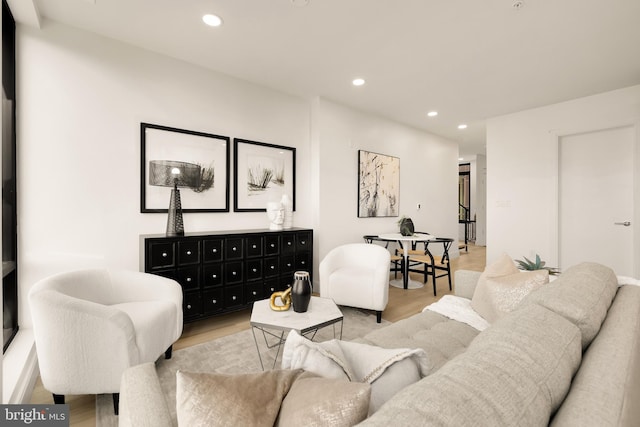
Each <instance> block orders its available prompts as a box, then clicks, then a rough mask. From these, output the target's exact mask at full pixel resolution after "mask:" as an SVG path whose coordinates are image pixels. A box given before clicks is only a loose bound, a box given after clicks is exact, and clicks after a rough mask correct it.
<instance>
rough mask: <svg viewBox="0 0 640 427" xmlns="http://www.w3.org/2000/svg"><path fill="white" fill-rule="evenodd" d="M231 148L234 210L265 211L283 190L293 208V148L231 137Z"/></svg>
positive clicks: (294, 158)
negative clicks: (268, 204)
mask: <svg viewBox="0 0 640 427" xmlns="http://www.w3.org/2000/svg"><path fill="white" fill-rule="evenodd" d="M233 152H234V157H233V167H234V181H233V193H234V199H233V210H234V211H236V212H265V211H266V210H267V209H266V207H267V203H268V202H279V201H280V200H281V199H282V196H283V195H284V194H286V195H288V196H289V198H290V199H291V200H292V204H293V210H295V209H296V149H295V148H293V147H284V146H282V145H273V144H267V143H264V142H256V141H249V140H246V139H239V138H234V140H233Z"/></svg>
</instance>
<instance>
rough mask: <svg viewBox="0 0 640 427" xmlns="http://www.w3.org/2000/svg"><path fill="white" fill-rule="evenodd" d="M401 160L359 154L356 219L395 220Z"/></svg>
mask: <svg viewBox="0 0 640 427" xmlns="http://www.w3.org/2000/svg"><path fill="white" fill-rule="evenodd" d="M399 203H400V159H399V158H398V157H392V156H387V155H384V154H379V153H372V152H370V151H364V150H358V217H359V218H370V217H389V216H398V207H399Z"/></svg>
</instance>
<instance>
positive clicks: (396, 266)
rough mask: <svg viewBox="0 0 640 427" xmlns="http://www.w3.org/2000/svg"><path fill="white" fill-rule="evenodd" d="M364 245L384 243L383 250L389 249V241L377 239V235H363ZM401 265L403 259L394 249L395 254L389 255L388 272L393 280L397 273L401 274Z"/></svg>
mask: <svg viewBox="0 0 640 427" xmlns="http://www.w3.org/2000/svg"><path fill="white" fill-rule="evenodd" d="M362 238H363V239H364V241H365V243H373V242H384V247H385V249H387V250H388V249H389V243H390V241H389V240H382V239H380V238H378V235H377V234H365V235H364V236H362ZM402 263H403V258H402V256H401V255H400V254H398V250H397V249H396V251H395V254H391V268H390V270H389V271H392V272H393V278H394V279H397V278H398V272H402Z"/></svg>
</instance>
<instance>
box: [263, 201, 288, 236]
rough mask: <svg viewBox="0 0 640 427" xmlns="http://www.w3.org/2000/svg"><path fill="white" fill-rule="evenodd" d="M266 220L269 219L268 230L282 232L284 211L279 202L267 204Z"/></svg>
mask: <svg viewBox="0 0 640 427" xmlns="http://www.w3.org/2000/svg"><path fill="white" fill-rule="evenodd" d="M267 218H269V230H275V231H278V230H282V229H283V223H284V209H283V208H282V204H281V203H280V202H268V203H267Z"/></svg>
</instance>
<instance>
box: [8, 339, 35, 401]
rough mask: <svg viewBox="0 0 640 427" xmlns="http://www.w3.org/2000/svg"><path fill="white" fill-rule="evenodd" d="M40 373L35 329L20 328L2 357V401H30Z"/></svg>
mask: <svg viewBox="0 0 640 427" xmlns="http://www.w3.org/2000/svg"><path fill="white" fill-rule="evenodd" d="M38 374H39V370H38V356H37V354H36V345H35V340H34V338H33V331H32V330H31V329H20V330H19V331H18V333H17V334H16V336H15V338H14V339H13V341H12V342H11V345H10V346H9V348H8V349H7V352H6V353H5V354H4V356H3V358H2V403H5V404H6V403H10V404H25V403H29V401H30V400H31V395H32V394H33V389H34V387H35V384H36V380H37V379H38Z"/></svg>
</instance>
